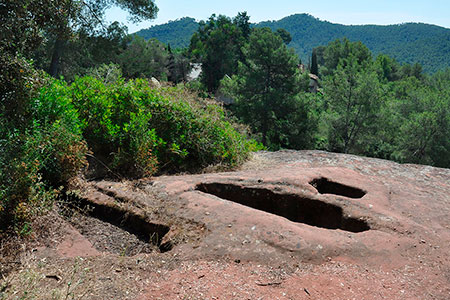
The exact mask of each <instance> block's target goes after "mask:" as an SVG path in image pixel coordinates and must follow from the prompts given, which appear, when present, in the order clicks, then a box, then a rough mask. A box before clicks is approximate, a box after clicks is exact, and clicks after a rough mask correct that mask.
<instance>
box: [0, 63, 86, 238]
mask: <svg viewBox="0 0 450 300" xmlns="http://www.w3.org/2000/svg"><path fill="white" fill-rule="evenodd" d="M0 60H1V65H2V73H0V90H1V91H2V94H1V102H0V106H1V108H2V110H1V112H0V149H1V151H0V232H1V231H11V230H13V231H15V232H16V233H26V232H28V230H29V226H28V224H29V221H30V220H31V219H32V218H33V217H34V216H36V215H39V214H40V213H41V212H43V211H44V210H45V208H48V207H51V203H52V200H53V198H54V197H55V195H56V192H55V190H53V188H52V187H51V185H53V186H54V187H56V186H57V185H64V184H66V183H67V181H68V180H69V179H70V177H72V176H74V175H75V174H76V173H77V172H78V171H79V170H80V169H81V168H83V167H84V166H85V164H86V158H85V156H86V151H87V147H86V145H85V143H84V142H83V140H82V136H81V123H80V122H79V121H78V116H77V112H76V110H75V109H74V108H73V107H72V106H71V104H70V101H71V100H70V99H69V98H64V97H61V95H60V94H58V88H57V87H58V86H61V84H60V83H58V82H54V83H52V80H51V79H50V78H48V77H46V76H45V75H44V74H43V72H37V71H35V70H34V69H33V67H32V66H31V65H30V64H29V63H28V62H26V61H25V60H23V59H21V58H17V57H7V56H6V55H0ZM49 85H50V87H48V86H49ZM40 89H42V90H41V92H40V93H39V90H40ZM59 90H61V88H59ZM64 90H65V88H64ZM47 183H49V184H50V185H48V184H47Z"/></svg>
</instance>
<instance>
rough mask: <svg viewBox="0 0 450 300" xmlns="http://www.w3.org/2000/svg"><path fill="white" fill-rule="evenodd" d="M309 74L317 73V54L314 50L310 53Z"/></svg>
mask: <svg viewBox="0 0 450 300" xmlns="http://www.w3.org/2000/svg"><path fill="white" fill-rule="evenodd" d="M311 74H314V75H319V67H318V65H317V54H316V51H315V50H313V52H312V55H311Z"/></svg>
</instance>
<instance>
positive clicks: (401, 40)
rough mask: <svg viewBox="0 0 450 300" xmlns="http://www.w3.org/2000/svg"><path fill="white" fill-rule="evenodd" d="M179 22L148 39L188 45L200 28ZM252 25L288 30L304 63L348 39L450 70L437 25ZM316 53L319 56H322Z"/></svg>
mask: <svg viewBox="0 0 450 300" xmlns="http://www.w3.org/2000/svg"><path fill="white" fill-rule="evenodd" d="M177 22H180V21H172V23H169V24H170V28H165V26H166V25H167V24H164V25H157V26H153V27H152V28H151V32H152V33H150V34H148V35H146V36H145V38H146V39H149V38H157V39H158V40H160V41H163V42H167V43H169V42H170V44H173V45H175V42H174V41H178V40H180V41H181V40H183V41H184V42H183V43H182V44H181V45H180V46H179V47H187V46H188V45H189V43H188V42H186V41H188V40H189V39H190V38H191V36H192V34H193V32H194V31H195V29H193V28H195V26H198V25H197V24H196V23H194V20H191V22H192V25H191V26H192V30H191V31H185V30H184V28H183V27H182V26H179V25H178V24H177ZM180 25H181V24H180ZM159 26H161V27H164V32H159ZM252 26H254V27H269V28H271V29H272V30H274V31H276V30H278V29H280V28H282V29H285V30H287V31H288V32H289V33H290V34H291V36H292V41H291V42H290V43H289V46H290V47H292V48H294V50H295V52H296V53H297V54H298V55H299V56H300V58H301V60H302V61H305V62H307V61H308V59H309V57H310V56H311V53H312V50H313V49H314V48H316V47H318V46H320V45H327V44H328V43H330V42H332V41H334V40H336V39H342V38H344V37H347V38H348V39H349V40H350V41H361V42H362V43H364V44H365V45H367V47H368V48H369V49H370V50H371V52H372V53H373V54H374V55H375V56H377V55H380V54H385V55H388V56H390V57H392V58H394V59H396V60H397V61H398V62H399V63H401V64H415V63H419V64H420V65H422V66H423V68H424V71H425V72H428V73H433V72H436V71H438V70H444V69H445V68H448V67H450V59H449V55H448V53H449V51H450V44H449V42H448V41H449V38H450V29H447V28H443V27H438V26H434V25H428V24H420V23H406V24H399V25H389V26H377V25H357V26H355V25H351V26H347V25H340V24H333V23H330V22H327V21H321V20H319V19H317V18H314V17H313V16H310V15H307V14H295V15H291V16H288V17H285V18H283V19H281V20H278V21H266V22H260V23H257V24H252ZM172 29H173V30H172ZM161 31H162V30H161ZM153 32H158V34H156V33H155V34H154V33H153ZM166 33H167V35H166ZM138 34H140V33H138ZM167 36H168V37H167ZM169 38H170V39H169ZM177 47H178V45H177ZM317 54H318V56H319V57H320V55H319V53H317ZM320 64H321V63H320V61H319V65H320Z"/></svg>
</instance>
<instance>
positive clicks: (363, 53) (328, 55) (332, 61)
mask: <svg viewBox="0 0 450 300" xmlns="http://www.w3.org/2000/svg"><path fill="white" fill-rule="evenodd" d="M350 57H353V58H354V59H355V62H356V64H357V66H359V68H360V69H363V68H367V67H368V66H369V65H370V64H371V63H372V54H371V53H370V50H369V49H368V48H367V47H366V46H365V45H364V44H363V43H361V42H350V41H349V40H348V39H346V38H344V39H342V40H336V41H334V42H331V43H329V44H328V46H327V47H326V48H325V49H324V51H323V65H322V68H321V73H322V74H323V75H330V74H332V73H333V72H334V71H335V70H336V69H337V68H338V66H339V65H341V66H343V67H345V63H346V61H348V59H349V58H350Z"/></svg>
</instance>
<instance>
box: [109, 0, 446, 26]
mask: <svg viewBox="0 0 450 300" xmlns="http://www.w3.org/2000/svg"><path fill="white" fill-rule="evenodd" d="M156 5H157V6H158V8H159V13H158V17H157V18H156V19H155V20H153V21H145V22H141V23H139V24H132V23H128V22H127V14H126V13H125V12H123V11H121V10H120V9H118V8H112V9H110V10H108V12H107V15H106V18H107V20H108V21H119V22H121V23H123V24H125V25H127V26H128V29H129V32H130V33H132V32H135V31H137V30H139V29H142V28H148V27H150V26H152V25H157V24H163V23H166V22H168V21H169V20H175V19H178V18H182V17H192V18H195V19H197V20H205V19H207V18H208V17H209V16H211V14H213V13H216V14H223V15H227V16H230V17H233V16H235V15H236V14H237V13H238V12H241V11H247V13H248V15H249V16H250V21H251V22H260V21H267V20H279V19H281V18H283V17H286V16H289V15H292V14H295V13H309V14H311V15H313V16H315V17H317V18H319V19H321V20H326V21H330V22H333V23H340V24H378V25H387V24H399V23H405V22H422V23H429V24H435V25H439V26H443V27H447V28H450V0H377V1H372V0H370V1H366V0H272V1H266V0H259V1H258V0H225V1H223V0H222V1H211V0H156Z"/></svg>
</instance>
